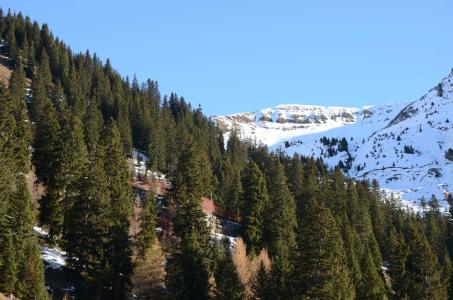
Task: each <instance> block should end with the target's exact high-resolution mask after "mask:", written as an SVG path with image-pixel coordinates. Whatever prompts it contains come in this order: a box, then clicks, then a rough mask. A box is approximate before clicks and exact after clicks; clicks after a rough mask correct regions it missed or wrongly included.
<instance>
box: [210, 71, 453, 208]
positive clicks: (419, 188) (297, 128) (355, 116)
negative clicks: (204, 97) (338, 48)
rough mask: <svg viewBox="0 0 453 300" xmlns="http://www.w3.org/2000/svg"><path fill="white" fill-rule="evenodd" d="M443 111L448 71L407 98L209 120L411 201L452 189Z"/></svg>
mask: <svg viewBox="0 0 453 300" xmlns="http://www.w3.org/2000/svg"><path fill="white" fill-rule="evenodd" d="M451 112H453V70H452V72H451V73H450V74H449V75H448V76H447V77H446V78H444V79H443V80H442V81H441V82H440V83H439V84H438V85H436V86H435V87H434V88H432V89H431V90H430V91H428V93H426V94H425V95H424V96H423V97H421V98H420V99H419V100H416V101H413V102H409V103H393V104H385V105H375V106H366V107H363V108H356V107H342V106H338V107H330V106H319V105H307V104H280V105H277V106H275V107H272V108H265V109H262V110H259V111H257V112H248V113H238V114H234V115H230V116H218V117H213V120H214V121H215V122H217V124H218V125H219V127H220V128H221V129H222V130H223V131H224V132H225V139H228V136H229V134H230V132H231V131H232V130H233V129H234V130H236V132H238V134H239V136H240V137H241V138H243V139H250V140H253V141H256V142H258V143H262V144H266V145H267V146H269V148H270V150H276V149H280V150H283V151H285V152H286V153H287V154H289V155H292V154H294V153H298V154H301V155H304V156H313V157H319V158H322V159H323V161H324V162H325V163H327V164H328V165H329V166H330V167H334V166H336V165H338V164H340V165H341V166H343V169H344V171H345V173H346V174H347V175H349V176H351V177H353V178H359V179H377V180H378V181H379V182H380V184H381V186H382V187H384V188H386V189H387V191H393V192H395V193H398V194H400V195H402V197H403V199H406V200H408V201H412V202H415V203H417V202H418V201H419V199H420V198H421V197H424V198H426V199H429V198H430V197H431V195H432V194H434V195H436V196H437V198H438V199H444V197H445V195H446V193H448V192H450V191H452V190H453V186H452V187H449V183H451V182H453V163H452V161H450V160H448V159H447V158H446V155H445V153H446V152H447V151H448V150H449V149H453V139H451V138H450V137H451V132H452V131H453V117H451ZM449 117H450V118H452V120H451V122H450V120H449ZM342 139H345V140H346V141H347V143H348V148H347V149H339V148H338V147H339V146H338V143H336V141H339V140H342ZM452 151H453V150H452ZM444 204H445V202H444Z"/></svg>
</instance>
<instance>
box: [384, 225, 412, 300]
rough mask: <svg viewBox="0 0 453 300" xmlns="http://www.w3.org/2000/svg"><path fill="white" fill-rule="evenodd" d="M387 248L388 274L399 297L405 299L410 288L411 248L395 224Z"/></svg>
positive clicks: (391, 229)
mask: <svg viewBox="0 0 453 300" xmlns="http://www.w3.org/2000/svg"><path fill="white" fill-rule="evenodd" d="M387 249H388V250H387V253H388V257H387V260H388V263H389V270H388V274H389V276H390V278H391V280H392V281H391V282H392V290H393V291H394V293H395V296H396V297H397V298H398V299H403V298H404V297H405V296H406V295H407V288H408V282H407V274H406V261H407V256H408V254H409V249H408V248H407V245H406V243H405V241H404V236H403V235H402V234H401V233H398V232H397V231H396V229H395V227H393V226H392V227H391V228H390V236H389V238H388V240H387Z"/></svg>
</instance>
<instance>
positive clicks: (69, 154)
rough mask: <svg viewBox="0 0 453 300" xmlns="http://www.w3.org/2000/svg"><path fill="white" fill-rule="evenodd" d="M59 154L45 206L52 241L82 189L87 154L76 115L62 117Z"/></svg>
mask: <svg viewBox="0 0 453 300" xmlns="http://www.w3.org/2000/svg"><path fill="white" fill-rule="evenodd" d="M62 123H63V124H62V129H61V135H60V141H59V145H58V150H57V151H58V152H57V153H54V157H55V158H54V159H55V160H56V162H55V170H53V174H52V177H51V178H50V180H49V183H48V187H47V195H46V196H45V198H44V199H43V201H42V202H41V203H43V204H44V205H43V209H42V210H41V212H42V218H41V220H42V221H45V222H44V223H46V224H48V225H49V237H50V239H51V240H52V241H55V239H56V238H57V237H58V236H60V235H61V233H62V229H63V223H64V216H65V214H66V211H67V210H68V209H69V207H70V206H71V205H72V203H73V201H74V198H75V197H77V195H78V194H79V190H80V186H79V184H80V181H81V179H82V176H83V175H84V173H85V168H86V166H87V163H88V162H87V160H88V157H87V156H88V153H87V149H86V146H85V142H84V139H83V138H84V137H83V126H82V123H81V122H80V120H79V118H78V117H77V116H76V115H68V114H67V113H66V114H65V115H64V116H63V122H62Z"/></svg>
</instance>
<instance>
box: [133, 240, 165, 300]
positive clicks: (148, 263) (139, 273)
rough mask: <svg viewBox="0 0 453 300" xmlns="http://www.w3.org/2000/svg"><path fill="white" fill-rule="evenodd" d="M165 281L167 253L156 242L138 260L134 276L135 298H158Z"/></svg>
mask: <svg viewBox="0 0 453 300" xmlns="http://www.w3.org/2000/svg"><path fill="white" fill-rule="evenodd" d="M164 282H165V254H164V252H163V250H162V248H161V246H160V243H159V242H156V243H155V244H154V245H153V246H152V247H151V248H150V249H149V250H148V251H147V252H146V254H145V257H144V258H143V259H140V260H138V261H136V267H135V270H134V275H133V276H132V291H131V294H133V295H136V297H134V298H133V299H158V298H159V295H160V291H161V290H162V287H163V284H164Z"/></svg>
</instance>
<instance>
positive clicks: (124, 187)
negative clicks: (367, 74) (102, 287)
mask: <svg viewBox="0 0 453 300" xmlns="http://www.w3.org/2000/svg"><path fill="white" fill-rule="evenodd" d="M103 137H104V138H103V148H104V153H103V156H102V160H103V162H104V168H105V176H106V178H107V189H108V190H109V197H110V204H109V206H108V207H109V211H108V214H109V215H108V219H109V223H110V224H109V228H108V237H109V244H108V250H107V253H106V260H107V263H108V266H109V271H110V272H111V274H109V278H106V280H107V283H106V284H107V286H111V287H112V288H111V292H110V294H111V297H114V298H116V299H121V298H122V297H124V293H125V291H126V288H127V286H128V284H129V283H130V275H131V273H132V247H131V241H130V239H129V227H130V219H131V216H132V204H133V203H132V191H131V188H130V186H129V173H128V167H127V162H126V158H125V156H124V151H123V145H122V143H121V137H120V133H119V130H118V128H117V126H116V123H115V122H114V121H113V120H111V121H110V122H109V124H108V125H107V127H106V129H105V131H104V133H103Z"/></svg>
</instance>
